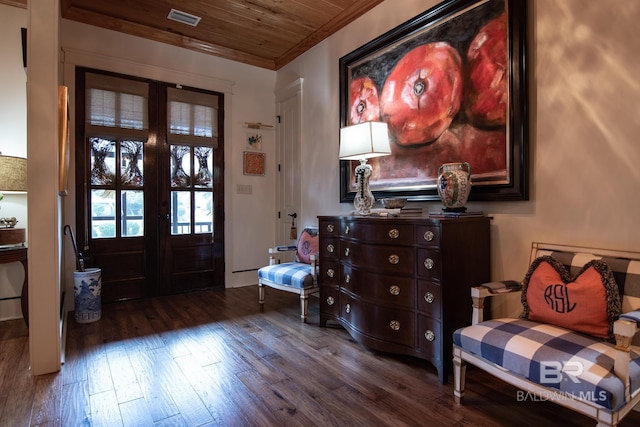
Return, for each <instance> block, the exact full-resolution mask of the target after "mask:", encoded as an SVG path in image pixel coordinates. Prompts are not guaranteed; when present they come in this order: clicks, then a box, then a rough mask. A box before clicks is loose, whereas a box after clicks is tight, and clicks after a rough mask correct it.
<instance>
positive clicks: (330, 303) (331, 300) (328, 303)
mask: <svg viewBox="0 0 640 427" xmlns="http://www.w3.org/2000/svg"><path fill="white" fill-rule="evenodd" d="M335 303H336V300H335V299H333V297H327V305H333V304H335Z"/></svg>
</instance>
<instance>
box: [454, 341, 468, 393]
mask: <svg viewBox="0 0 640 427" xmlns="http://www.w3.org/2000/svg"><path fill="white" fill-rule="evenodd" d="M454 351H455V350H454ZM466 373H467V362H465V361H464V360H462V359H461V358H460V356H458V355H456V354H454V356H453V398H454V400H455V402H456V403H457V404H459V405H460V404H462V403H463V400H464V381H465V376H466Z"/></svg>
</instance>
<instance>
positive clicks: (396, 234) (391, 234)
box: [389, 228, 400, 239]
mask: <svg viewBox="0 0 640 427" xmlns="http://www.w3.org/2000/svg"><path fill="white" fill-rule="evenodd" d="M399 236H400V232H399V231H398V229H397V228H392V229H391V230H389V237H391V238H392V239H397V238H398V237H399Z"/></svg>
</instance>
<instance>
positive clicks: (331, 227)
mask: <svg viewBox="0 0 640 427" xmlns="http://www.w3.org/2000/svg"><path fill="white" fill-rule="evenodd" d="M333 230H334V227H333V224H327V231H328V232H329V233H333Z"/></svg>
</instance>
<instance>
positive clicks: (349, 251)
mask: <svg viewBox="0 0 640 427" xmlns="http://www.w3.org/2000/svg"><path fill="white" fill-rule="evenodd" d="M350 253H351V249H349V248H345V250H344V256H349V254H350Z"/></svg>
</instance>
